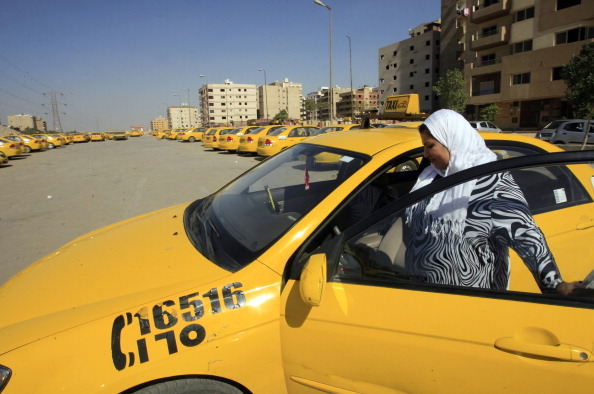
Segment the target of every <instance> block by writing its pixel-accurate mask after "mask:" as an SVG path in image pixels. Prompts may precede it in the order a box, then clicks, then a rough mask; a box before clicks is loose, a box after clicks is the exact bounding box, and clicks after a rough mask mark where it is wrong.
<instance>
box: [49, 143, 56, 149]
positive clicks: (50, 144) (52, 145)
mask: <svg viewBox="0 0 594 394" xmlns="http://www.w3.org/2000/svg"><path fill="white" fill-rule="evenodd" d="M55 147H56V145H54V144H52V143H51V142H50V143H49V145H48V148H50V149H54V148H55Z"/></svg>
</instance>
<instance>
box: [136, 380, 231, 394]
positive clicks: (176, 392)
mask: <svg viewBox="0 0 594 394" xmlns="http://www.w3.org/2000/svg"><path fill="white" fill-rule="evenodd" d="M134 393H135V394H162V393H168V394H188V393H192V394H194V393H195V394H241V393H242V391H241V390H240V389H238V388H237V387H233V386H231V385H229V384H227V383H223V382H220V381H218V380H214V379H177V380H171V381H168V382H162V383H157V384H154V385H152V386H148V387H145V388H142V389H140V390H138V391H134Z"/></svg>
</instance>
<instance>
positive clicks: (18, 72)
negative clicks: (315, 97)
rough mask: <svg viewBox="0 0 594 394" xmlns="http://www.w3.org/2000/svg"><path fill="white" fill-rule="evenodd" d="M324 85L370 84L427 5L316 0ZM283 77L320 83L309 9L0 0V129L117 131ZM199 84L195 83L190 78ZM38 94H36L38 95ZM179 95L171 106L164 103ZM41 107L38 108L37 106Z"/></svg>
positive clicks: (303, 1)
mask: <svg viewBox="0 0 594 394" xmlns="http://www.w3.org/2000/svg"><path fill="white" fill-rule="evenodd" d="M325 3H326V4H327V5H329V6H330V7H332V28H333V76H332V79H333V84H334V85H338V86H340V87H349V86H350V72H349V40H348V38H347V36H350V37H351V50H352V74H353V87H355V88H357V87H361V86H363V85H373V86H377V84H378V81H377V79H378V69H377V67H378V66H377V54H378V49H379V48H381V47H384V46H387V45H389V44H392V43H394V42H396V41H401V40H404V39H407V38H408V37H409V36H408V30H409V29H412V28H414V27H416V26H417V25H419V24H421V23H425V22H429V21H432V20H435V19H438V18H439V17H440V3H441V2H440V1H438V0H327V1H325ZM260 68H263V69H265V70H266V79H267V82H268V83H270V82H273V81H280V80H283V79H284V78H288V79H289V80H290V81H292V82H300V83H302V84H303V92H304V94H307V93H309V92H312V91H315V90H317V89H318V88H319V87H321V86H328V84H329V11H328V10H327V9H325V8H323V7H321V6H318V5H316V4H314V1H313V0H161V1H156V0H94V1H91V0H0V122H1V123H2V124H7V116H8V115H14V114H20V113H25V114H30V115H36V116H41V117H43V118H44V120H46V121H47V122H48V126H49V128H51V127H52V125H53V122H52V108H51V104H50V103H51V102H50V98H49V95H48V94H47V93H49V92H51V91H54V92H58V93H60V94H58V95H57V98H58V103H59V112H60V120H61V124H62V128H63V129H64V131H69V130H93V131H94V130H96V129H99V130H112V129H127V128H128V127H129V126H130V125H132V124H142V125H144V126H145V127H146V128H147V129H148V127H149V126H150V121H151V120H152V119H154V118H156V117H158V116H165V114H166V108H167V106H170V105H179V104H180V102H183V103H184V104H185V103H186V102H187V101H188V98H187V97H188V95H187V90H186V89H190V104H191V105H197V104H198V88H199V87H200V86H201V85H202V84H203V83H205V82H207V81H206V80H208V83H223V82H224V80H225V79H230V80H231V81H233V82H235V83H249V84H257V85H261V84H263V83H264V73H263V72H260V71H258V69H260ZM200 74H202V75H205V76H206V78H200V77H199V75H200ZM43 93H46V95H44V94H43ZM175 95H179V96H175ZM42 104H44V105H42Z"/></svg>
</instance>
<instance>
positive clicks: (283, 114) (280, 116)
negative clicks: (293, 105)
mask: <svg viewBox="0 0 594 394" xmlns="http://www.w3.org/2000/svg"><path fill="white" fill-rule="evenodd" d="M285 119H289V113H288V112H287V110H286V109H281V110H280V111H279V112H278V114H276V115H274V118H272V120H285Z"/></svg>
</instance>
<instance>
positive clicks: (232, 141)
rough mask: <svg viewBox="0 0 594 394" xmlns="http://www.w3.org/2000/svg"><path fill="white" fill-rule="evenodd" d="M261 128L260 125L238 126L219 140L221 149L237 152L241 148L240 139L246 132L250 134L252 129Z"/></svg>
mask: <svg viewBox="0 0 594 394" xmlns="http://www.w3.org/2000/svg"><path fill="white" fill-rule="evenodd" d="M255 129H259V127H258V126H246V127H238V128H236V129H234V130H232V131H231V132H229V133H227V134H225V136H224V137H223V138H221V139H220V140H219V149H221V150H226V151H229V152H235V151H237V149H238V148H239V140H240V139H241V137H242V136H244V135H245V134H248V133H249V132H250V131H252V130H255Z"/></svg>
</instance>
